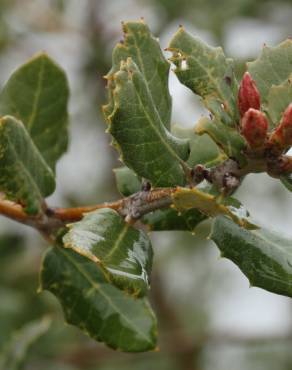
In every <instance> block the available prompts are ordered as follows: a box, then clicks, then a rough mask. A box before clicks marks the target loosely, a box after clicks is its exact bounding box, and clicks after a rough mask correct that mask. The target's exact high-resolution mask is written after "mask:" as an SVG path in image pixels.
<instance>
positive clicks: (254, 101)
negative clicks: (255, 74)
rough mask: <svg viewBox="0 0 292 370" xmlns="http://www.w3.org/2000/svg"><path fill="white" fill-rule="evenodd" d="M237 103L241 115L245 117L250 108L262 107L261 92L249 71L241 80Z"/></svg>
mask: <svg viewBox="0 0 292 370" xmlns="http://www.w3.org/2000/svg"><path fill="white" fill-rule="evenodd" d="M237 105H238V109H239V113H240V117H243V116H244V113H245V112H247V111H248V110H249V108H254V109H258V110H259V109H260V106H261V99H260V93H259V91H258V89H257V87H256V83H255V81H254V80H253V79H252V78H251V75H250V74H249V73H248V72H245V74H244V75H243V78H242V80H241V83H240V87H239V91H238V101H237Z"/></svg>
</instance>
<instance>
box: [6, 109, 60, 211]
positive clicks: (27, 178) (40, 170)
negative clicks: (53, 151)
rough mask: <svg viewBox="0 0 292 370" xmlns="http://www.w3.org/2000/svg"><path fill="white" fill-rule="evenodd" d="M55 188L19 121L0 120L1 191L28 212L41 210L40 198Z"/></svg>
mask: <svg viewBox="0 0 292 370" xmlns="http://www.w3.org/2000/svg"><path fill="white" fill-rule="evenodd" d="M54 189H55V179H54V175H53V172H52V171H51V169H50V168H49V167H48V166H47V164H46V163H45V161H44V159H43V158H42V156H41V155H40V153H39V151H38V149H37V148H36V146H35V145H34V144H33V142H32V140H31V138H30V136H29V134H28V133H27V131H26V129H25V127H24V126H23V124H22V123H21V122H20V121H17V120H16V119H15V118H13V117H9V116H6V117H3V118H1V119H0V191H2V192H4V193H5V195H6V196H7V197H8V198H9V199H11V200H13V201H15V202H16V203H21V204H23V205H24V206H25V210H26V212H27V213H31V214H34V213H37V212H40V210H41V206H42V203H43V197H45V196H48V195H50V194H51V193H52V192H53V191H54Z"/></svg>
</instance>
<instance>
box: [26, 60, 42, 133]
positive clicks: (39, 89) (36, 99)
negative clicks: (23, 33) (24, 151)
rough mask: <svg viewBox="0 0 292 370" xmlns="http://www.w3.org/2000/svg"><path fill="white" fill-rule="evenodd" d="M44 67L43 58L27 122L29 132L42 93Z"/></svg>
mask: <svg viewBox="0 0 292 370" xmlns="http://www.w3.org/2000/svg"><path fill="white" fill-rule="evenodd" d="M44 65H45V60H44V58H42V59H41V63H40V70H39V73H38V81H37V88H36V91H35V94H34V99H33V102H32V110H31V114H30V116H29V118H28V120H27V130H28V131H29V132H30V131H31V128H32V126H33V124H34V120H35V117H36V114H37V111H38V103H39V99H40V95H41V92H42V85H43V75H44V69H45V68H44Z"/></svg>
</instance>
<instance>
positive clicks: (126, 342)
mask: <svg viewBox="0 0 292 370" xmlns="http://www.w3.org/2000/svg"><path fill="white" fill-rule="evenodd" d="M41 288H42V289H46V290H49V291H50V292H52V293H53V294H54V295H55V296H56V297H57V298H58V299H59V300H60V302H61V305H62V307H63V310H64V314H65V317H66V320H67V322H68V323H69V324H72V325H75V326H77V327H79V328H80V329H81V330H83V331H84V332H85V333H87V334H88V335H89V336H91V337H92V338H94V339H96V340H98V341H102V342H105V343H106V344H107V345H108V346H110V347H112V348H115V349H120V350H122V351H128V352H140V351H147V350H151V349H154V348H155V345H156V337H157V329H156V319H155V316H154V314H153V312H152V310H151V307H150V305H149V303H148V301H147V300H146V299H145V298H134V297H132V296H130V295H128V294H127V293H126V292H124V291H122V290H120V289H118V288H116V287H115V286H113V285H112V284H110V283H109V282H108V280H107V279H106V278H105V276H104V274H103V273H102V271H101V270H100V268H99V267H98V266H97V264H96V263H94V262H92V261H90V260H89V259H88V258H86V257H83V256H81V255H79V254H78V253H75V252H74V251H72V250H69V249H68V250H66V249H64V248H61V247H55V248H53V249H50V250H49V251H48V252H47V253H46V255H45V258H44V262H43V267H42V271H41Z"/></svg>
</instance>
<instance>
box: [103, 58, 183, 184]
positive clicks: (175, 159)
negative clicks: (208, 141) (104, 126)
mask: <svg viewBox="0 0 292 370" xmlns="http://www.w3.org/2000/svg"><path fill="white" fill-rule="evenodd" d="M114 79H115V89H114V91H113V98H114V109H113V111H112V113H111V114H110V115H107V114H106V118H107V120H108V122H109V132H110V133H111V135H112V136H113V137H114V139H115V142H116V145H117V147H118V149H119V150H120V152H121V154H122V160H123V162H124V163H125V164H126V165H127V166H128V167H130V168H131V169H133V170H134V171H135V172H136V174H137V175H139V176H141V177H144V178H146V179H148V180H150V181H151V183H152V185H153V186H173V185H177V184H183V183H184V182H185V176H184V172H183V170H182V167H181V163H182V161H183V160H186V159H187V157H188V149H189V145H188V143H187V141H186V140H182V139H177V138H175V137H174V136H173V135H171V134H170V132H168V131H167V129H166V128H165V126H164V124H163V123H162V121H161V118H160V116H159V114H158V111H157V109H156V107H155V105H154V103H153V99H152V97H151V95H150V92H149V88H148V86H147V83H146V81H145V78H144V77H143V74H142V73H141V72H140V71H139V68H138V67H137V66H136V64H135V63H134V62H133V61H132V60H131V59H130V58H128V59H127V62H122V63H121V69H120V71H118V72H117V73H116V74H115V75H114Z"/></svg>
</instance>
